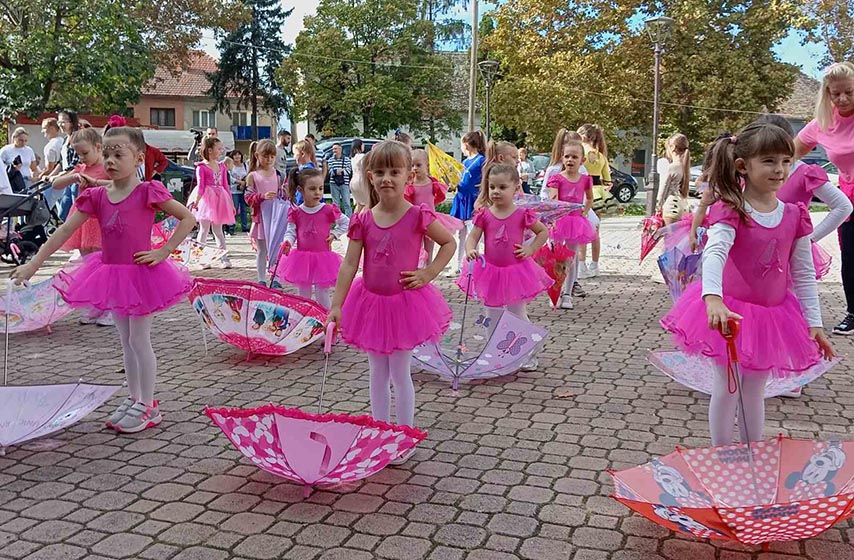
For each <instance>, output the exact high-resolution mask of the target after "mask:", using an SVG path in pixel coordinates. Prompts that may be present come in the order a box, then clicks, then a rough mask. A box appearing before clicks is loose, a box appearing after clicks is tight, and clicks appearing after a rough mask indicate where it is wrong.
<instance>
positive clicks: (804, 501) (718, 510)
mask: <svg viewBox="0 0 854 560" xmlns="http://www.w3.org/2000/svg"><path fill="white" fill-rule="evenodd" d="M849 455H850V456H852V457H854V442H849V441H826V442H822V441H807V440H795V439H789V438H784V437H782V436H780V437H778V438H775V439H769V440H765V441H759V442H753V443H752V444H751V445H750V446H748V445H745V444H738V445H729V446H723V447H715V448H702V449H677V450H676V451H675V452H674V453H671V454H670V455H667V456H665V457H660V458H657V459H653V460H652V461H650V462H649V463H646V464H644V465H641V466H639V467H634V468H631V469H627V470H624V471H620V472H611V473H610V474H611V476H612V477H613V479H614V485H615V487H616V490H615V493H614V495H613V496H612V497H613V498H615V499H616V500H618V501H619V502H621V503H622V504H624V505H625V506H626V507H628V508H630V509H632V510H634V511H636V512H638V513H640V514H641V515H643V516H644V517H646V518H647V519H649V520H651V521H653V522H655V523H658V524H659V525H662V526H663V527H667V528H668V529H671V530H673V531H678V532H680V533H684V534H687V535H691V536H694V537H697V538H703V539H705V538H713V539H728V540H736V541H740V542H742V543H745V544H763V543H770V542H776V541H790V540H800V539H806V538H810V537H814V536H816V535H818V534H820V533H823V532H824V531H826V530H827V529H829V528H830V527H831V526H832V525H833V524H835V523H837V522H839V521H842V520H844V519H848V518H850V517H852V516H854V461H848V456H849Z"/></svg>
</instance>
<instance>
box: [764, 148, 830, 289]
mask: <svg viewBox="0 0 854 560" xmlns="http://www.w3.org/2000/svg"><path fill="white" fill-rule="evenodd" d="M829 180H830V179H829V178H828V176H827V172H826V171H825V170H824V169H822V168H821V167H819V166H818V165H812V164H801V165H799V166H798V168H797V169H795V170H794V172H792V174H791V175H790V176H789V178H788V180H786V182H785V183H783V186H782V187H781V188H780V190H779V191H777V198H778V199H780V200H782V201H783V202H790V203H792V204H804V205H806V206H807V207H809V204H810V202H812V198H813V193H814V192H815V190H816V189H818V188H819V187H821V186H823V185H825V184H826V183H827V182H828V181H829ZM832 260H833V257H831V256H830V254H829V253H828V252H827V251H825V250H824V249H822V248H821V247H820V246H819V244H818V243H816V242H813V243H812V261H813V264H815V278H816V280H821V279H822V278H824V276H825V275H826V274H827V273H828V272H830V263H831V261H832Z"/></svg>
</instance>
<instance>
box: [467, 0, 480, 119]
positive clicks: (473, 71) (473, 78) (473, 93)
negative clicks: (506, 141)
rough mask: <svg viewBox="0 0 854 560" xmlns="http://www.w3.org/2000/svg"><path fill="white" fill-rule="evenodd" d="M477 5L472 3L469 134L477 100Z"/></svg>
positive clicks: (476, 0)
mask: <svg viewBox="0 0 854 560" xmlns="http://www.w3.org/2000/svg"><path fill="white" fill-rule="evenodd" d="M477 4H478V0H474V1H473V2H472V16H471V61H470V66H471V68H470V69H469V132H472V131H474V117H475V100H476V98H477V41H478V38H477V35H478V29H477V24H478V21H477Z"/></svg>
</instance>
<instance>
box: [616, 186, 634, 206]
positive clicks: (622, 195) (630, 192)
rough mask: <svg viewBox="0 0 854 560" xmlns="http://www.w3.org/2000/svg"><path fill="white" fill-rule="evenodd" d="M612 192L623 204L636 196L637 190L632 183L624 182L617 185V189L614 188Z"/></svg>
mask: <svg viewBox="0 0 854 560" xmlns="http://www.w3.org/2000/svg"><path fill="white" fill-rule="evenodd" d="M611 194H613V195H614V198H616V199H617V201H619V202H620V203H621V204H628V203H629V202H631V201H632V199H633V198H634V197H635V190H634V189H633V188H632V187H631V185H629V184H627V183H623V184H622V185H617V187H616V188H615V189H612V190H611Z"/></svg>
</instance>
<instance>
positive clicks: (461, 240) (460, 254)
mask: <svg viewBox="0 0 854 560" xmlns="http://www.w3.org/2000/svg"><path fill="white" fill-rule="evenodd" d="M470 225H471V222H470V221H467V222H465V227H464V228H463V229H461V230H460V231H459V232H458V233H457V238H458V239H457V268H459V269H460V270H462V268H463V265H465V262H466V235H467V234H468V229H469V226H470Z"/></svg>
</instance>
